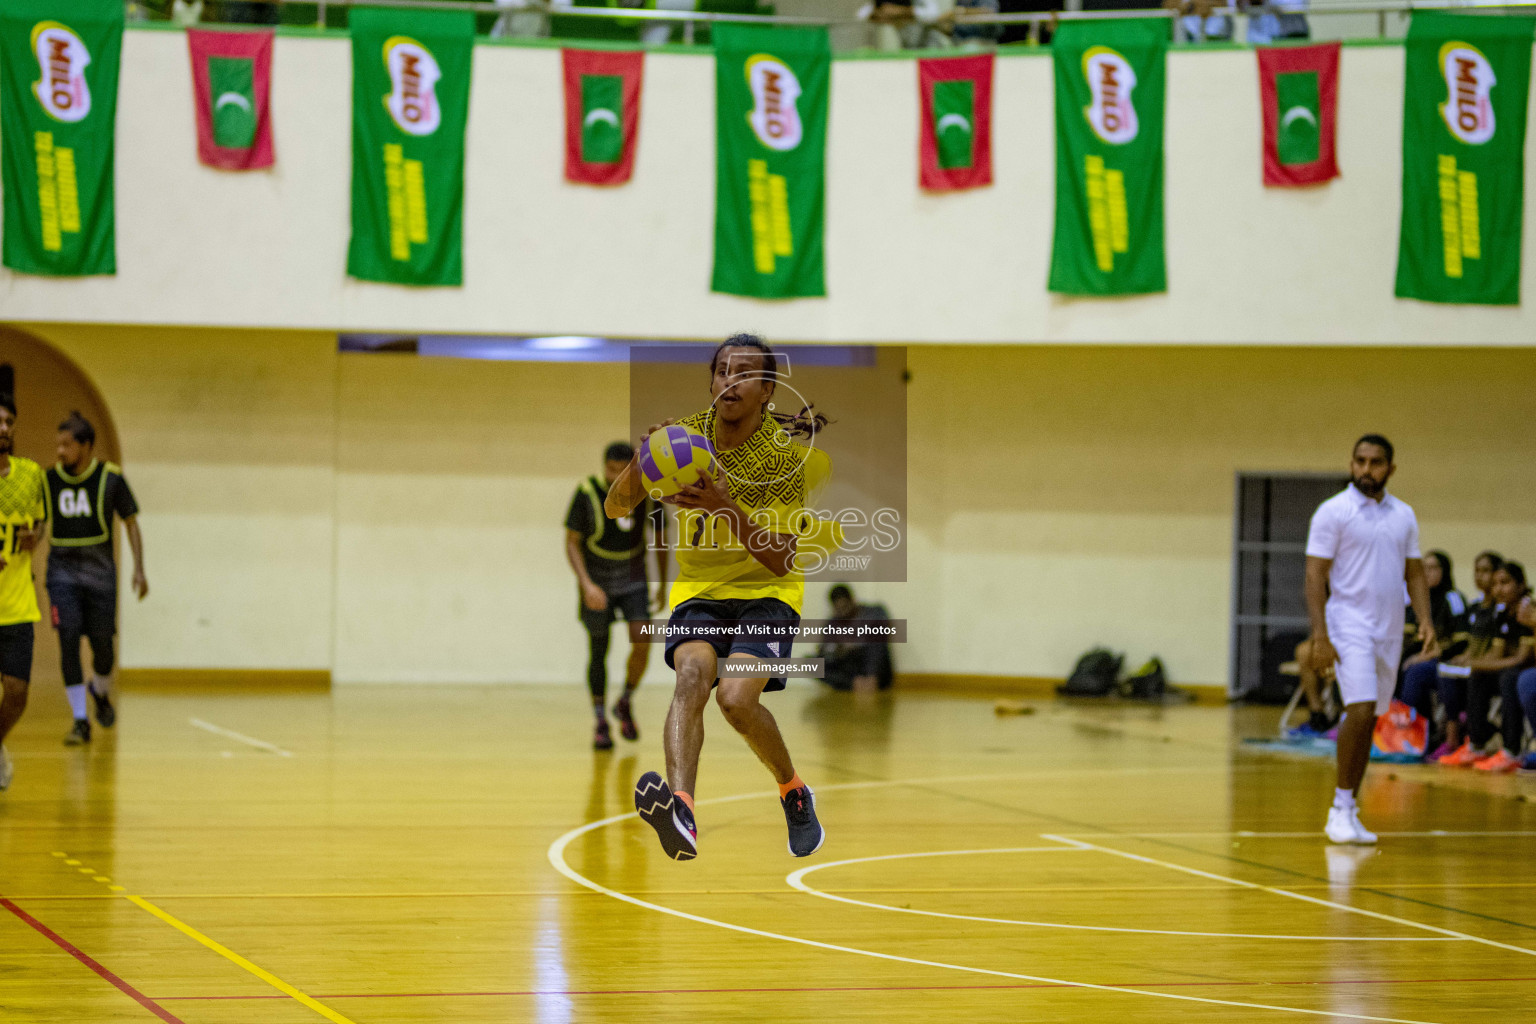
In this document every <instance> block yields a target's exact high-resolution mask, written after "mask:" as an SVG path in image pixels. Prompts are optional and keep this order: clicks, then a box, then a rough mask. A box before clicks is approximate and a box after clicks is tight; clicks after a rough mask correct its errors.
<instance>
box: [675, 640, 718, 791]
mask: <svg viewBox="0 0 1536 1024" xmlns="http://www.w3.org/2000/svg"><path fill="white" fill-rule="evenodd" d="M672 663H673V664H674V665H676V666H677V686H676V687H675V688H674V689H673V691H672V706H671V707H669V708H668V709H667V724H666V726H665V727H664V729H665V731H664V733H663V734H662V738H661V743H662V748H663V749H664V750H665V751H666V754H667V784H668V785H670V786H671V787H672V792H674V793H682V794H684V795H685V796H686V797H687V799H688V802H689V804H690V805H691V804H692V802H693V787H694V784H695V783H696V782H697V781H698V776H699V751H700V750H702V749H703V748H704V709H705V707H707V706H708V705H709V691H710V688H711V687H712V686H713V685H714V682H715V673H716V671H717V666H718V664H719V662H718V660H717V659H716V657H715V649H714V648H713V647H711V646H710V645H709V644H708V643H705V642H704V641H702V640H693V641H690V642H688V643H685V644H682V645H681V646H679V647H678V648H677V650H676V651H675V652H674V653H673V655H672Z"/></svg>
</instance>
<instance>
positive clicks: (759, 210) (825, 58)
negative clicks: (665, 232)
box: [711, 24, 832, 299]
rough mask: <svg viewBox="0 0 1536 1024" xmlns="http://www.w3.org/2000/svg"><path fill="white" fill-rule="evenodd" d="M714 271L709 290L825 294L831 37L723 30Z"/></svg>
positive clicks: (821, 31)
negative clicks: (823, 234)
mask: <svg viewBox="0 0 1536 1024" xmlns="http://www.w3.org/2000/svg"><path fill="white" fill-rule="evenodd" d="M714 31H715V267H714V275H713V278H712V283H711V288H712V289H713V290H714V291H717V292H726V293H728V294H731V295H747V296H751V297H753V298H759V299H787V298H797V297H800V296H814V295H825V294H826V293H827V286H826V268H825V258H824V246H823V239H822V229H823V223H824V221H825V213H826V156H827V94H828V90H829V86H830V82H831V78H832V48H831V45H830V44H829V42H828V40H827V30H826V29H825V28H795V27H787V28H786V27H773V28H769V27H765V26H758V25H731V24H722V25H718V26H716V28H715V30H714Z"/></svg>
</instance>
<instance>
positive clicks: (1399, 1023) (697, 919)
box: [548, 773, 1436, 1024]
mask: <svg viewBox="0 0 1536 1024" xmlns="http://www.w3.org/2000/svg"><path fill="white" fill-rule="evenodd" d="M1015 774H1016V773H1015ZM1009 777H1013V776H1012V775H1010V776H1009ZM945 781H958V780H953V779H922V780H915V779H889V780H880V781H878V782H852V783H841V784H839V783H834V784H832V785H827V786H822V787H820V790H822V791H827V790H833V789H872V788H875V787H877V786H905V785H912V784H913V783H915V782H945ZM765 795H776V794H763V793H739V794H736V795H734V796H726V797H713V798H710V799H706V800H700V801H698V803H699V804H700V805H707V804H723V803H734V802H736V801H739V800H754V799H761V798H762V797H763V796H765ZM631 818H634V819H636V820H638V819H639V815H637V814H635V813H634V812H633V811H630V812H629V813H626V814H615V815H611V816H609V817H607V818H600V819H598V820H597V821H592V822H588V823H587V824H585V825H578V826H577V827H576V828H573V829H571V830H570V831H569V832H566V833H564V834H563V835H561V836H558V837H557V838H556V839H555V840H554V842H552V843H550V844H549V850H548V858H549V863H550V866H551V867H553V868H554V869H555V870H556V871H557V872H559V873H560V874H561V875H564V876H565V877H566V878H568V879H570V880H571V881H572V882H575V883H576V884H577V885H579V886H581V887H582V888H584V889H590V890H592V891H593V892H596V893H599V894H601V895H603V896H607V897H609V898H611V899H616V900H618V901H619V902H621V903H628V904H630V905H631V906H636V907H640V908H641V909H643V910H654V911H656V912H657V913H660V914H667V915H669V916H671V917H676V918H681V919H682V920H684V921H693V922H694V923H696V924H706V925H710V926H712V927H715V928H723V929H725V930H726V931H732V932H738V933H740V934H742V935H753V936H756V937H758V938H763V939H776V940H778V941H780V942H790V943H794V944H795V945H800V946H810V947H813V948H815V949H827V950H831V951H833V952H836V953H852V954H853V955H855V956H865V957H870V958H872V959H875V960H889V961H892V962H895V963H903V964H913V965H916V966H918V967H937V968H939V969H941V970H949V971H961V972H963V973H966V974H983V975H988V976H990V977H995V978H1012V979H1014V980H1017V981H1035V982H1041V983H1043V984H1048V985H1060V986H1062V987H1064V988H1080V989H1088V990H1092V991H1099V992H1114V993H1118V994H1121V995H1139V996H1150V997H1152V998H1155V999H1176V1000H1179V1001H1180V1002H1186V1003H1204V1004H1206V1005H1211V1006H1237V1007H1242V1008H1243V1009H1245V1010H1272V1011H1275V1012H1277V1013H1296V1014H1303V1015H1305V1016H1308V1017H1337V1018H1340V1019H1343V1020H1362V1021H1374V1022H1378V1024H1436V1022H1433V1021H1419V1020H1408V1019H1405V1018H1401V1017H1375V1016H1371V1015H1369V1014H1363V1013H1343V1012H1339V1011H1334V1010H1311V1009H1305V1008H1303V1007H1299V1006H1275V1005H1272V1004H1268V1003H1247V1002H1242V1001H1239V1000H1236V999H1212V998H1210V997H1208V996H1189V995H1182V994H1180V993H1177V992H1155V991H1152V990H1150V989H1144V988H1121V987H1117V986H1114V985H1096V984H1094V983H1092V982H1087V981H1068V980H1065V979H1062V978H1047V977H1043V976H1041V975H1035V974H1018V973H1014V972H1012V971H998V970H993V969H991V968H987V967H971V966H967V965H965V964H951V963H944V962H943V961H939V960H921V959H918V958H916V957H907V956H898V955H897V954H895V953H881V952H879V951H877V950H872V949H859V948H857V947H855V946H840V945H837V944H835V943H830V942H819V941H817V940H815V939H806V938H802V937H800V936H798V935H784V934H782V933H779V932H770V931H764V930H763V929H761V928H751V927H748V926H747V925H741V924H733V923H731V922H729V921H720V920H717V919H715V918H712V917H704V916H702V915H700V914H690V913H688V912H687V911H685V910H676V909H674V908H672V907H664V906H662V905H661V904H659V903H651V902H648V901H646V900H642V899H640V898H638V897H636V896H631V895H629V894H628V893H623V892H619V891H618V890H616V889H610V888H608V887H607V886H606V885H603V884H602V883H600V882H596V881H593V880H592V879H590V878H588V877H587V876H585V875H583V874H581V873H580V872H579V871H577V870H576V869H575V868H573V867H571V866H570V865H569V864H567V863H566V862H565V850H566V848H567V847H568V846H570V844H571V843H573V842H575V841H576V840H577V839H580V838H581V837H582V836H584V835H586V834H588V833H589V832H595V831H597V830H598V829H600V828H607V827H608V826H610V825H616V824H618V823H619V822H621V821H628V820H629V819H631ZM1083 845H1085V846H1086V845H1089V844H1083Z"/></svg>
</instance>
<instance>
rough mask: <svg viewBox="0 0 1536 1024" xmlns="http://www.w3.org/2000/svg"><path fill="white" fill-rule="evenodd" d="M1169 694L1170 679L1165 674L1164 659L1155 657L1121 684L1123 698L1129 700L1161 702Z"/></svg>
mask: <svg viewBox="0 0 1536 1024" xmlns="http://www.w3.org/2000/svg"><path fill="white" fill-rule="evenodd" d="M1167 692H1168V678H1167V676H1166V675H1164V673H1163V659H1161V658H1158V657H1155V656H1154V657H1153V658H1152V660H1151V661H1149V662H1147V663H1146V664H1145V665H1143V666H1141V668H1139V669H1137V670H1136V674H1135V675H1133V676H1131V677H1130V678H1129V679H1127V680H1126V681H1125V682H1124V683H1122V684H1120V693H1121V696H1123V697H1125V698H1127V699H1128V700H1153V701H1159V700H1162V699H1163V695H1164V694H1165V693H1167Z"/></svg>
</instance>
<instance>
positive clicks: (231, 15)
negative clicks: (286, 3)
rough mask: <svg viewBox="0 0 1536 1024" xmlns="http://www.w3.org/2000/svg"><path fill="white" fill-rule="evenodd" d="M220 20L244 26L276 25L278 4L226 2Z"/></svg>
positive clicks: (254, 0)
mask: <svg viewBox="0 0 1536 1024" xmlns="http://www.w3.org/2000/svg"><path fill="white" fill-rule="evenodd" d="M219 20H220V21H227V22H232V23H235V24H243V25H276V24H277V4H275V3H270V2H268V3H261V2H258V0H224V2H223V3H221V4H219Z"/></svg>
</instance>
